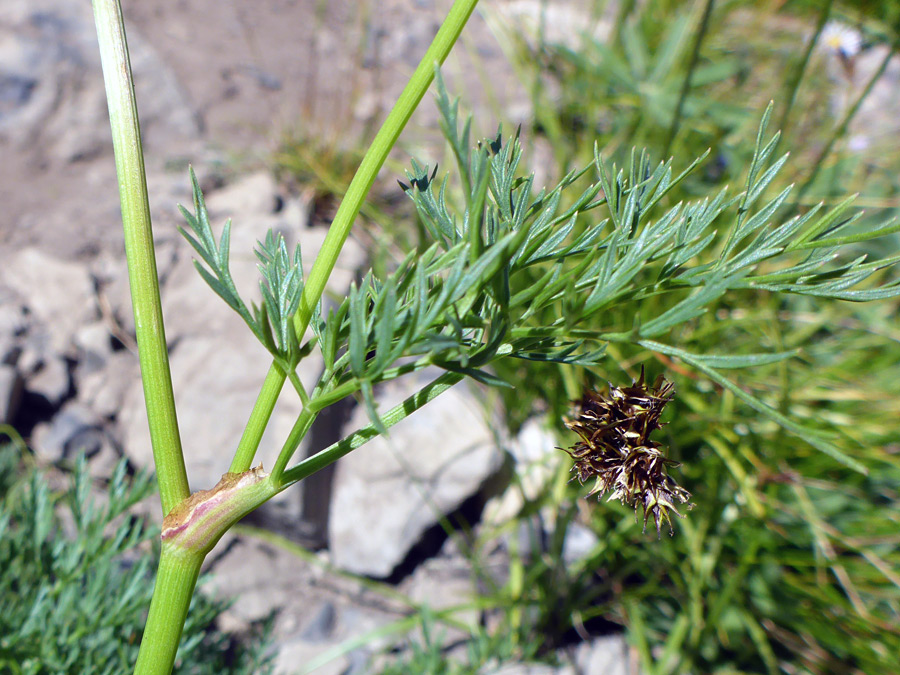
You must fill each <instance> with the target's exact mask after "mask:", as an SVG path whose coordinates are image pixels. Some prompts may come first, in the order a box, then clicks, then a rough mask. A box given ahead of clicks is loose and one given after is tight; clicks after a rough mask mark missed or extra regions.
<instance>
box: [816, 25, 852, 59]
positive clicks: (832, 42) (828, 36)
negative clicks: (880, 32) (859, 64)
mask: <svg viewBox="0 0 900 675" xmlns="http://www.w3.org/2000/svg"><path fill="white" fill-rule="evenodd" d="M821 44H823V45H824V46H825V48H826V49H828V50H831V51H834V52H837V53H838V54H839V55H840V56H842V57H843V58H845V59H849V58H852V57H853V56H856V54H858V53H859V48H860V47H861V46H862V35H861V34H860V33H859V31H857V30H854V29H853V28H851V27H850V26H847V25H846V24H842V23H838V22H837V21H829V22H828V23H827V24H825V29H824V30H823V31H822V42H821Z"/></svg>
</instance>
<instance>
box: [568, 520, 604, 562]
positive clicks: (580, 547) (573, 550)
mask: <svg viewBox="0 0 900 675" xmlns="http://www.w3.org/2000/svg"><path fill="white" fill-rule="evenodd" d="M599 541H600V540H599V539H598V537H597V535H596V534H595V533H594V531H593V530H592V529H590V528H589V527H585V526H584V525H582V524H581V523H569V525H568V527H567V528H566V538H565V540H564V541H563V554H562V555H563V560H564V561H565V562H566V564H567V565H572V564H575V563H577V562H578V561H579V560H581V559H583V558H585V557H586V556H587V555H588V554H590V552H591V551H592V550H593V549H594V547H595V546H596V545H597V543H598V542H599Z"/></svg>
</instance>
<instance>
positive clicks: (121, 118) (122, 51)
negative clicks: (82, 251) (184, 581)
mask: <svg viewBox="0 0 900 675" xmlns="http://www.w3.org/2000/svg"><path fill="white" fill-rule="evenodd" d="M93 5H94V20H95V22H96V25H97V37H98V39H99V43H100V61H101V64H102V66H103V79H104V81H105V83H106V99H107V102H108V105H109V120H110V127H111V128H112V139H113V151H114V153H115V158H116V175H117V176H118V181H119V198H120V200H121V203H122V225H123V227H124V230H125V256H126V258H127V260H128V279H129V282H130V284H131V298H132V304H133V306H134V325H135V332H136V334H137V344H138V359H139V361H140V364H141V380H142V382H143V385H144V399H145V402H146V405H147V419H148V421H149V422H150V441H151V443H152V445H153V461H154V462H155V464H156V474H157V479H158V481H159V493H160V500H161V502H162V510H163V513H164V514H165V513H168V512H169V511H171V510H172V508H173V507H174V506H175V505H176V504H178V503H179V502H180V501H182V500H183V499H185V498H186V497H187V496H188V495H189V494H190V488H189V487H188V479H187V472H186V471H185V467H184V455H183V452H182V449H181V437H180V435H179V433H178V419H177V416H176V414H175V395H174V393H173V391H172V375H171V373H170V371H169V356H168V351H167V348H166V333H165V328H164V326H163V315H162V304H161V302H160V298H159V277H158V275H157V272H156V254H155V251H154V247H153V231H152V228H151V223H150V205H149V201H148V199H147V178H146V175H145V172H144V155H143V152H142V149H141V132H140V125H139V123H138V113H137V103H136V101H135V96H134V86H133V80H132V75H131V63H130V61H129V58H128V47H127V43H126V40H125V23H124V19H123V17H122V7H121V6H120V4H119V2H118V0H94V2H93Z"/></svg>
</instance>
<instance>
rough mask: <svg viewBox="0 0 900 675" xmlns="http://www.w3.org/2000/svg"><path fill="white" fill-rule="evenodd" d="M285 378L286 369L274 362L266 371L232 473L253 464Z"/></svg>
mask: <svg viewBox="0 0 900 675" xmlns="http://www.w3.org/2000/svg"><path fill="white" fill-rule="evenodd" d="M284 380H285V374H284V371H283V370H282V369H281V368H279V367H278V364H276V363H272V365H271V366H270V367H269V372H268V373H266V379H265V381H264V382H263V386H262V389H260V392H259V396H257V397H256V403H254V404H253V410H252V411H251V412H250V419H249V420H247V426H246V427H244V433H243V435H242V436H241V440H240V443H238V447H237V450H235V453H234V459H233V460H232V461H231V467H230V468H229V469H228V471H230V472H231V473H241V472H243V471H247V470H248V469H249V468H250V466H251V465H252V464H253V458H254V457H255V456H256V451H257V449H258V448H259V443H260V441H261V440H262V436H263V433H264V432H265V430H266V426H267V425H268V424H269V419H270V418H271V417H272V411H273V410H275V403H276V402H277V401H278V396H279V395H280V394H281V389H282V388H283V387H284Z"/></svg>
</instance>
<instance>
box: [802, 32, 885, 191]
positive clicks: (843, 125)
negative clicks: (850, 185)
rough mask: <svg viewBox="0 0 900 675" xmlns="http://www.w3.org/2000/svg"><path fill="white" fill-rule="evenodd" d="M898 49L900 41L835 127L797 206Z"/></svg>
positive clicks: (805, 184) (814, 164) (815, 163)
mask: <svg viewBox="0 0 900 675" xmlns="http://www.w3.org/2000/svg"><path fill="white" fill-rule="evenodd" d="M898 47H900V40H895V41H894V42H893V43H892V44H891V47H890V49H889V50H888V51H887V53H886V54H885V55H884V58H883V59H882V60H881V64H880V65H879V66H878V69H877V70H876V71H875V72H874V73H873V74H872V77H870V78H869V81H868V82H867V83H866V86H865V88H864V89H863V90H862V92H861V93H860V95H859V96H858V97H857V99H856V101H854V103H853V105H852V106H850V108H849V109H848V110H847V113H846V114H845V115H844V118H843V119H842V120H841V122H840V124H838V125H837V127H835V129H834V131H833V132H832V134H831V137H830V138H829V139H828V143H826V144H825V147H824V148H822V152H820V153H819V156H818V157H817V158H816V161H815V162H814V163H813V169H812V171H811V172H810V174H809V177H808V178H807V179H806V181H805V182H804V183H803V185H801V186H800V189H799V190H798V191H797V196H796V197H795V198H794V203H795V204H800V203H801V202H802V200H803V197H804V195H806V193H807V191H808V190H809V188H810V187H812V184H813V182H815V180H816V178H817V177H818V175H819V172H820V171H821V170H822V167H823V166H824V165H825V160H826V159H828V156H829V155H830V154H831V151H832V150H834V146H835V144H836V143H837V142H838V141H839V140H840V139H841V138H843V137H844V134H845V133H847V128H848V127H849V126H850V122H852V121H853V118H854V117H856V113H858V112H859V109H860V108H861V107H862V104H863V102H864V101H865V100H866V99H867V98H868V97H869V94H870V93H872V89H873V88H874V87H875V83H876V82H878V80H880V79H881V76H882V75H884V71H886V70H887V67H888V64H889V63H890V62H891V59H893V58H894V54H896V53H897V49H898Z"/></svg>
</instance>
